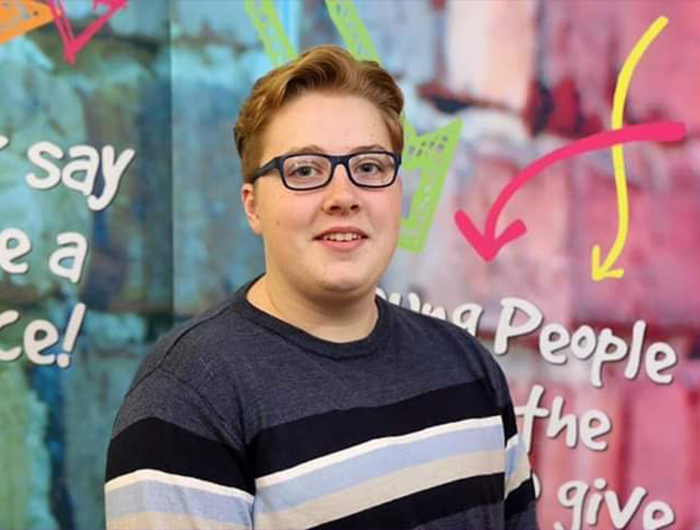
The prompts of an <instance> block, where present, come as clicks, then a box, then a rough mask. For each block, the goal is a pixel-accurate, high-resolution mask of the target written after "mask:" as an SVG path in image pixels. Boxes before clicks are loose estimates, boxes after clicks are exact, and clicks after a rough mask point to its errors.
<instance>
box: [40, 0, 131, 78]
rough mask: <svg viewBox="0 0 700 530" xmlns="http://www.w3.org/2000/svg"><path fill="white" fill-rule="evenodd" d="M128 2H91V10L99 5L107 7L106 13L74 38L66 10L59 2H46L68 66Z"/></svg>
mask: <svg viewBox="0 0 700 530" xmlns="http://www.w3.org/2000/svg"><path fill="white" fill-rule="evenodd" d="M128 1H129V0H93V4H92V9H93V10H96V9H97V7H98V6H99V5H104V6H106V7H107V12H106V13H105V14H103V15H101V16H100V17H99V18H98V19H97V20H95V22H93V23H92V24H90V25H89V26H88V27H87V28H85V29H84V30H83V32H82V33H81V34H80V35H78V36H77V37H75V36H74V35H73V28H72V27H71V24H70V21H69V20H68V16H67V15H66V10H65V9H64V8H63V5H62V1H61V0H48V5H49V9H50V10H51V15H52V16H53V19H54V23H55V24H56V27H57V28H58V33H59V35H60V36H61V41H62V42H63V57H64V59H65V60H66V62H67V63H68V64H72V65H74V64H75V56H76V55H77V54H78V52H79V51H80V50H82V49H83V48H84V47H85V46H87V44H88V42H90V40H91V39H92V38H93V37H94V36H95V34H96V33H97V32H98V31H100V29H102V27H103V26H104V25H105V24H107V22H108V21H109V19H110V18H112V16H113V15H114V14H115V13H116V12H117V11H119V10H120V9H124V8H125V7H126V6H127V4H128Z"/></svg>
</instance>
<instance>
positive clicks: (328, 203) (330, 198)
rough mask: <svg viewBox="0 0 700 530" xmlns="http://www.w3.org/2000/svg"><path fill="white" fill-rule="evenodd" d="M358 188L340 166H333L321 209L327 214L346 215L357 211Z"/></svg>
mask: <svg viewBox="0 0 700 530" xmlns="http://www.w3.org/2000/svg"><path fill="white" fill-rule="evenodd" d="M358 191H359V190H358V188H357V186H355V184H353V183H352V181H351V180H350V175H348V172H347V170H346V169H345V167H344V166H343V165H342V164H338V165H337V166H335V169H334V170H333V178H331V181H330V182H329V183H328V186H326V189H325V192H326V194H325V197H324V201H323V209H324V210H325V211H326V212H327V213H347V212H354V211H359V209H360V201H359V196H358V193H357V192H358Z"/></svg>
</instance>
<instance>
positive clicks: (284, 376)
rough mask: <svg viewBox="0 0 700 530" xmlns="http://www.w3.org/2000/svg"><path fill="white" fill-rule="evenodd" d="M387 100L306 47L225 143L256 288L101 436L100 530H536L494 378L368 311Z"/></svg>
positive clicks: (215, 317)
mask: <svg viewBox="0 0 700 530" xmlns="http://www.w3.org/2000/svg"><path fill="white" fill-rule="evenodd" d="M402 110H403V96H402V93H401V90H400V88H399V87H398V86H397V84H396V82H395V80H394V79H393V78H392V77H391V75H390V74H389V73H387V72H386V71H385V70H383V69H382V68H381V67H380V66H379V65H378V64H377V63H376V62H372V61H360V60H355V59H354V58H353V57H352V56H351V55H350V54H349V53H348V52H346V51H344V50H343V49H341V48H339V47H336V46H330V45H324V46H319V47H314V48H311V49H309V50H307V51H306V52H305V53H303V54H301V55H300V56H299V57H298V58H297V59H295V60H294V61H292V62H290V63H288V64H286V65H283V66H281V67H279V68H276V69H274V70H272V71H271V72H269V73H268V74H266V75H265V76H263V77H262V78H261V79H259V80H258V81H257V82H256V83H255V85H254V87H253V90H252V93H251V94H250V96H249V98H248V99H247V100H246V101H245V103H244V104H243V105H242V107H241V109H240V114H239V116H238V120H237V122H236V124H235V128H234V133H235V140H236V146H237V149H238V153H239V155H240V158H241V166H242V175H243V181H244V182H243V184H242V187H241V200H242V202H243V206H244V210H245V214H246V216H247V220H248V223H249V224H250V227H251V229H252V230H253V231H254V232H255V233H256V234H259V235H260V236H261V237H262V240H263V244H264V252H265V271H264V274H262V275H260V276H258V277H257V278H255V279H253V280H251V281H249V282H248V283H246V284H245V285H244V286H243V287H241V288H240V289H239V290H238V291H237V292H236V293H234V294H233V295H232V296H231V297H230V298H229V299H228V300H226V301H225V302H224V303H222V304H221V305H219V306H217V307H215V308H213V309H211V310H209V311H207V312H205V313H204V314H203V315H201V316H199V317H197V318H195V319H193V320H192V321H190V322H188V323H186V324H184V325H181V326H180V327H178V328H176V329H175V330H174V331H172V332H170V333H169V334H167V335H166V336H165V337H164V338H162V339H161V340H159V342H158V343H157V345H156V346H155V348H154V349H153V350H152V351H151V352H149V354H148V355H147V356H146V357H145V359H144V361H143V363H142V365H141V366H140V368H139V370H138V372H137V374H136V376H135V378H134V380H133V382H132V384H131V387H130V388H129V390H128V393H127V395H126V397H125V399H124V403H123V405H122V407H121V409H120V410H119V413H118V415H117V418H116V420H115V423H114V428H113V433H112V438H111V441H110V445H109V450H108V457H107V469H106V478H105V481H106V483H105V507H106V521H107V528H109V529H117V528H134V529H135V528H140V529H143V528H222V529H223V528H226V529H229V528H230V529H237V528H245V529H249V528H255V529H286V530H289V529H300V528H314V529H331V528H332V529H343V528H348V529H350V528H352V529H362V528H365V529H374V530H377V529H397V528H406V529H408V528H415V529H418V528H420V529H423V530H428V529H450V530H452V529H456V528H459V529H462V530H463V529H467V528H478V529H480V530H483V529H489V528H491V529H503V528H509V529H510V528H512V529H527V530H532V529H535V528H537V518H536V512H535V499H534V489H533V481H532V475H531V470H530V465H529V462H528V456H527V452H526V451H525V450H524V446H523V443H522V441H521V439H520V438H519V437H518V434H517V426H516V421H515V414H514V409H513V404H512V402H511V398H510V395H509V390H508V386H507V383H506V379H505V377H504V374H503V372H502V371H501V369H500V368H499V366H498V364H497V362H496V361H495V360H494V358H493V357H492V355H491V354H490V353H489V352H488V351H487V350H486V349H485V348H484V347H483V346H482V345H481V344H480V343H479V342H477V341H476V339H475V338H474V337H472V336H471V335H470V334H469V333H467V332H466V331H464V330H463V329H461V328H459V327H457V326H455V325H453V324H451V323H448V322H444V321H442V320H439V319H437V318H433V317H431V316H426V315H421V314H418V313H415V312H413V311H410V310H409V309H407V308H403V307H399V306H396V305H393V304H390V303H389V302H387V301H385V300H383V299H382V298H381V297H379V296H377V294H376V288H377V284H378V282H379V280H380V278H381V276H382V274H383V273H384V271H385V270H386V268H387V267H388V265H389V262H390V260H391V258H392V256H393V253H394V251H395V248H396V244H397V240H398V234H399V227H400V220H401V197H402V182H401V177H400V175H399V167H400V164H401V152H402V150H403V128H402V123H401V113H402Z"/></svg>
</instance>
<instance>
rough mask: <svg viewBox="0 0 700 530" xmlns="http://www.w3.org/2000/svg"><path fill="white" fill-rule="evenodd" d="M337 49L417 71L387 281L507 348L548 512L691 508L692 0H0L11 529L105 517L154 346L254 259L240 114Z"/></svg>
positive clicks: (698, 190) (699, 82)
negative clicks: (308, 59)
mask: <svg viewBox="0 0 700 530" xmlns="http://www.w3.org/2000/svg"><path fill="white" fill-rule="evenodd" d="M322 43H335V44H339V45H342V46H344V47H346V48H347V49H348V50H350V51H351V52H352V53H353V54H354V55H355V56H356V57H358V58H365V59H367V58H370V59H375V60H377V61H379V62H380V63H382V64H383V65H384V66H385V67H386V68H387V69H388V70H389V71H391V72H392V74H394V75H395V76H396V78H397V79H398V81H399V83H400V85H401V87H402V89H403V90H404V93H405V96H406V110H405V122H404V123H405V128H406V149H405V151H404V159H405V162H404V166H403V173H402V178H403V179H404V194H405V195H404V209H403V221H402V227H401V236H400V243H399V249H398V250H397V252H396V254H395V257H394V261H393V263H392V265H391V267H390V269H389V271H388V272H387V274H386V276H385V277H384V279H383V280H382V282H381V284H380V287H381V289H380V293H379V294H380V295H381V296H384V297H386V298H387V299H389V300H390V301H392V302H394V303H396V304H401V305H404V306H406V307H409V308H411V309H413V310H414V311H418V312H422V313H426V314H430V315H432V316H434V317H435V318H442V319H446V320H449V321H451V322H453V323H454V324H456V325H458V326H461V327H463V328H465V329H468V330H469V331H471V332H472V333H473V334H475V335H476V336H477V337H478V338H480V339H481V340H482V341H483V342H484V343H485V344H487V346H488V347H489V348H490V349H491V351H493V352H494V355H495V357H496V359H497V360H498V361H499V363H500V364H501V365H502V366H503V368H504V370H505V373H506V376H507V378H508V380H509V382H510V385H511V390H512V393H513V399H514V402H515V404H516V405H517V414H518V419H519V427H520V432H521V435H522V436H524V437H525V440H526V441H527V447H528V449H529V454H530V459H531V462H532V464H533V469H534V472H535V474H536V477H537V484H538V495H539V498H538V510H539V518H540V524H541V526H542V528H553V529H559V528H598V529H603V528H605V529H610V528H616V529H622V528H645V529H654V528H682V529H690V528H696V527H700V504H699V503H698V502H697V499H699V498H700V451H698V446H699V442H700V316H698V315H700V101H699V100H698V96H697V93H698V87H700V68H699V67H698V65H700V2H697V1H693V0H680V1H679V0H622V1H616V2H603V1H599V0H577V1H564V0H404V1H401V2H398V1H388V0H356V1H354V2H353V1H351V0H335V1H332V0H327V1H322V0H303V1H302V0H283V1H276V2H274V1H270V0H267V1H264V0H256V1H252V0H196V1H195V0H170V1H168V0H131V1H127V0H94V1H90V0H63V1H61V0H46V1H39V0H36V1H33V0H2V1H0V528H8V529H25V528H26V529H39V528H41V529H59V528H60V529H69V528H79V529H92V528H99V527H104V512H103V477H104V468H105V457H106V450H107V444H108V441H109V435H110V431H111V428H112V422H113V420H114V417H115V415H116V412H117V409H118V407H119V405H120V404H121V400H122V398H123V396H124V393H125V392H126V389H127V387H128V386H129V383H130V381H131V378H132V376H133V375H134V373H135V371H136V368H137V366H138V364H139V362H140V360H141V359H142V358H143V356H144V355H145V353H146V352H147V351H148V349H149V346H150V345H151V344H152V343H153V342H154V341H155V340H156V339H157V338H158V337H159V336H160V335H161V334H163V333H164V332H166V331H167V330H169V329H170V328H171V327H172V326H173V325H174V324H176V323H178V322H181V321H183V320H185V319H187V318H189V317H192V316H194V315H196V314H197V313H199V312H201V311H203V310H204V309H206V308H207V307H209V306H211V305H213V304H215V303H217V302H219V301H221V300H222V299H224V298H226V297H227V296H229V295H230V294H231V293H232V292H233V291H234V290H235V289H236V288H237V287H238V286H240V285H241V284H243V283H244V282H246V281H247V280H249V279H251V278H252V277H253V276H254V275H256V274H258V273H260V272H261V271H262V269H263V259H262V258H263V256H262V245H261V243H260V241H259V240H258V239H257V238H256V237H255V236H254V235H253V234H252V232H251V231H250V230H249V228H248V226H247V223H246V220H245V217H244V215H243V212H242V211H241V205H240V199H239V188H240V184H241V178H240V166H239V160H238V158H237V155H236V151H235V146H234V144H233V136H232V128H233V124H234V122H235V120H236V116H237V113H238V108H239V106H240V104H241V103H242V101H243V99H244V98H245V97H246V96H247V94H248V92H249V91H250V89H251V87H252V84H253V82H254V81H255V79H256V78H257V77H259V76H260V75H262V74H264V73H265V72H267V71H268V70H269V69H271V68H272V67H273V66H276V65H278V64H281V63H283V62H285V61H287V60H289V59H291V58H293V57H294V56H296V55H297V54H298V53H299V52H300V51H302V50H304V49H306V48H308V47H310V46H313V45H316V44H322ZM427 354H429V352H426V355H427Z"/></svg>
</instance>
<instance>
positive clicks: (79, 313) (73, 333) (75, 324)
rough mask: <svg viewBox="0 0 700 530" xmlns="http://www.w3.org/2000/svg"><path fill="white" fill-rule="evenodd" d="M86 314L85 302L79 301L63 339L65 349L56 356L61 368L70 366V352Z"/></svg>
mask: <svg viewBox="0 0 700 530" xmlns="http://www.w3.org/2000/svg"><path fill="white" fill-rule="evenodd" d="M84 316H85V304H83V303H79V304H77V305H76V306H75V307H74V308H73V312H72V313H71V315H70V319H69V320H68V326H67V327H66V336H65V338H64V339H63V350H64V351H62V352H61V353H59V354H58V355H57V356H56V364H57V365H58V367H59V368H68V365H70V353H71V352H72V351H73V348H74V347H75V341H76V340H77V338H78V333H80V328H81V327H82V325H83V317H84Z"/></svg>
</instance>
